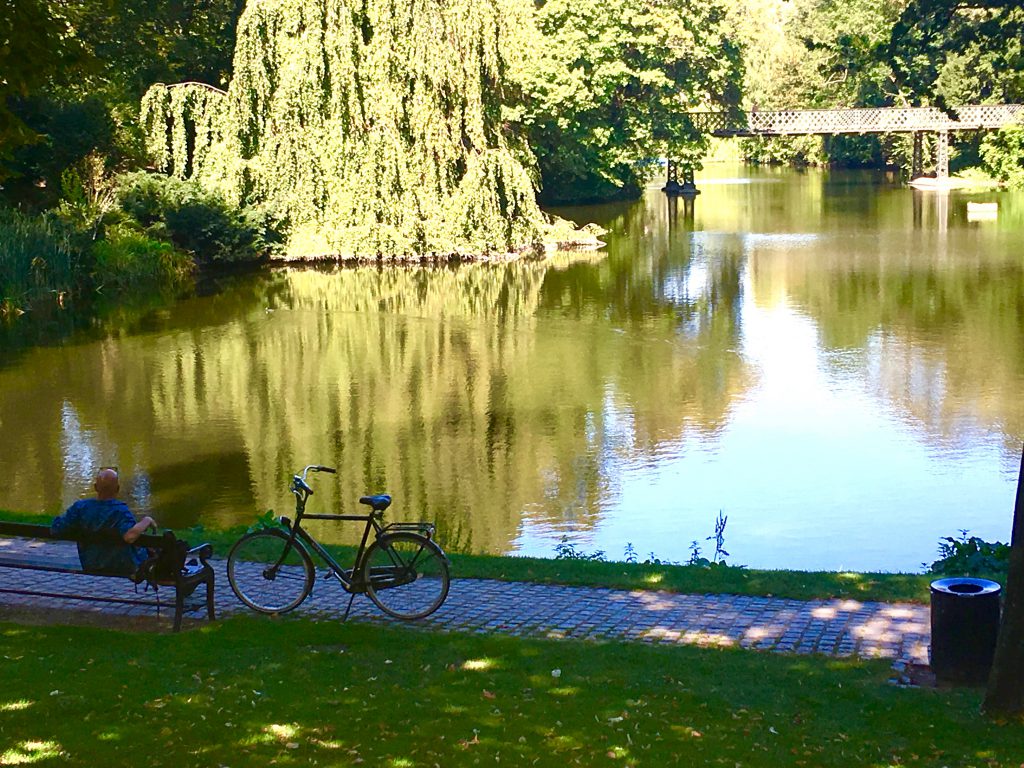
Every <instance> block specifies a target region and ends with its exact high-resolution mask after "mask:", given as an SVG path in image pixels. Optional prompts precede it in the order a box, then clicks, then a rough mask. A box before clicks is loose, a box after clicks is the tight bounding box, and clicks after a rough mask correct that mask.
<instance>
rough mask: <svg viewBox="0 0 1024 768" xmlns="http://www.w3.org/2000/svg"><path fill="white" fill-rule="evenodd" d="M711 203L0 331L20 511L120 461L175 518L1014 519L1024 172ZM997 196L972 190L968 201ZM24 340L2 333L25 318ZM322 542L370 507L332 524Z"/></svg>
mask: <svg viewBox="0 0 1024 768" xmlns="http://www.w3.org/2000/svg"><path fill="white" fill-rule="evenodd" d="M698 187H699V188H700V189H701V191H702V194H701V195H700V196H698V197H697V198H696V200H694V201H693V202H692V205H691V204H690V203H689V202H687V201H685V200H681V199H679V200H669V199H667V198H666V197H665V196H664V195H663V194H662V193H661V192H660V191H658V190H656V189H652V190H649V191H648V193H647V195H646V196H645V198H644V199H643V200H642V201H640V202H637V203H630V204H621V205H606V206H595V207H587V208H575V209H564V210H561V211H559V213H562V214H563V215H567V216H569V217H570V218H573V219H574V220H577V221H580V222H583V221H595V222H597V223H599V224H601V225H603V226H605V227H606V228H608V230H609V233H608V235H607V236H606V238H605V239H606V240H607V247H606V248H605V249H603V250H601V251H598V252H596V253H575V254H557V255H555V256H554V257H553V258H551V259H550V260H547V261H519V262H511V263H495V264H476V265H467V266H461V267H457V268H441V269H418V268H375V267H367V268H354V269H350V268H328V269H311V268H280V269H276V270H271V271H267V272H265V273H261V274H256V275H247V276H240V277H234V278H229V279H223V280H222V281H221V282H220V284H219V285H218V286H217V288H216V290H211V291H208V292H206V294H205V295H197V296H195V297H192V298H188V299H183V300H181V301H179V302H177V303H174V304H172V305H170V306H166V305H165V306H164V307H163V308H158V309H154V310H150V311H147V312H143V313H140V314H139V315H138V316H134V315H131V314H128V313H126V314H125V316H124V318H123V319H122V320H117V319H110V318H108V319H107V320H106V321H105V322H104V323H103V325H102V327H100V328H93V329H91V330H84V331H78V332H75V333H71V334H68V335H65V337H64V338H63V340H62V341H61V342H59V343H50V344H44V343H38V344H32V345H29V346H27V347H22V348H19V349H17V350H15V349H13V344H12V343H10V342H9V341H5V344H7V346H8V349H7V350H6V351H5V352H2V353H0V434H2V435H3V440H2V441H0V467H2V468H3V473H4V476H5V478H6V484H5V485H6V487H5V489H4V491H3V493H2V494H0V508H2V507H6V508H9V509H15V510H22V511H41V510H44V511H54V512H55V511H58V510H60V509H61V508H62V507H64V506H66V505H67V504H68V503H70V502H71V501H72V500H73V499H75V498H77V497H78V496H79V495H82V494H85V493H87V492H88V490H89V485H90V477H91V475H92V473H93V471H94V469H95V468H96V467H98V466H106V465H115V466H118V467H119V468H120V470H121V474H122V478H123V485H124V494H123V495H124V496H125V497H126V498H127V499H128V501H129V502H130V503H131V504H132V505H133V506H134V507H135V508H136V509H137V510H138V511H139V512H149V513H151V514H153V516H154V517H156V518H157V519H158V520H159V521H160V522H161V523H163V524H165V525H170V526H187V525H192V524H194V523H197V522H201V523H202V524H204V525H207V526H214V527H216V526H226V525H233V524H237V523H244V522H248V521H251V520H252V519H254V517H255V516H256V515H257V514H258V513H260V512H262V511H265V510H267V509H270V508H273V509H275V510H276V511H277V512H279V513H286V512H287V511H289V509H290V498H289V495H288V490H287V482H288V478H289V476H290V473H291V472H293V471H295V470H296V469H298V468H301V467H302V466H303V465H305V464H312V463H324V464H330V465H334V466H337V467H338V468H339V474H338V476H337V477H331V476H327V475H320V476H317V477H316V478H315V485H314V487H315V488H316V490H317V495H316V496H315V497H314V498H313V500H312V501H311V509H312V507H313V506H319V507H320V508H321V509H328V508H330V509H333V508H337V507H339V506H340V507H342V508H344V509H346V510H348V511H352V510H354V509H355V508H356V506H357V505H356V503H355V501H356V499H357V498H358V496H359V495H360V494H362V493H364V492H382V491H387V492H390V493H391V494H392V495H393V496H394V497H395V504H394V506H393V507H392V511H393V513H394V517H395V518H396V519H432V520H436V521H437V522H438V524H439V538H440V539H441V540H442V543H443V544H445V545H446V546H447V547H448V548H449V549H452V550H462V551H474V552H491V553H520V554H529V555H539V556H546V557H550V556H554V554H555V547H556V546H557V545H558V544H559V542H560V541H561V540H562V538H563V537H567V541H568V542H570V543H572V544H573V545H575V546H576V547H577V548H579V549H580V550H584V551H594V550H598V549H600V550H604V551H605V552H607V554H608V556H609V557H611V558H615V559H621V558H622V556H623V554H624V552H625V549H626V547H627V545H631V547H632V549H633V550H635V551H636V552H637V553H638V555H639V556H640V559H644V558H645V557H647V556H648V554H649V553H654V555H656V556H657V557H659V558H661V559H663V560H664V559H668V560H676V561H685V560H686V559H687V558H688V556H689V551H690V546H691V542H693V541H697V542H698V543H699V545H700V547H701V548H702V550H703V553H704V554H705V555H710V554H711V553H712V552H713V550H714V543H713V542H711V541H708V540H707V537H708V536H710V535H711V534H712V533H713V532H714V525H715V520H716V518H717V517H718V515H719V513H720V512H721V514H723V515H726V516H728V524H727V526H726V530H725V549H726V550H728V552H729V553H730V555H729V557H728V558H727V559H728V561H729V562H731V563H738V564H745V565H748V566H751V567H767V568H805V569H851V570H887V571H898V570H903V571H915V570H920V568H921V563H922V562H924V561H929V562H930V561H931V560H933V559H934V558H935V550H936V543H937V540H938V538H939V537H940V536H946V535H952V534H955V533H956V532H957V530H958V529H961V528H967V529H970V530H971V532H972V533H973V534H976V535H980V536H982V537H985V538H988V539H990V540H991V539H996V538H999V539H1002V540H1006V539H1007V538H1008V536H1009V529H1010V521H1011V516H1012V510H1013V497H1014V491H1015V482H1016V472H1017V468H1018V466H1019V461H1020V449H1021V442H1022V440H1024V404H1022V399H1021V397H1020V393H1021V391H1022V389H1024V195H1022V194H1021V193H1010V192H987V193H970V194H969V193H965V192H952V193H948V194H941V193H935V192H919V191H914V190H911V189H908V188H906V187H903V186H900V185H899V184H898V183H897V182H896V181H895V180H893V179H891V178H888V177H886V176H885V175H884V174H875V173H850V172H845V173H839V172H833V173H826V172H822V171H806V172H798V171H793V170H778V171H770V170H751V169H744V168H740V167H733V166H711V167H709V169H708V170H707V171H706V172H705V173H704V174H702V175H701V176H699V177H698ZM972 201H977V202H990V201H997V202H998V204H999V209H998V213H997V214H996V216H995V218H992V217H991V214H985V215H982V216H980V217H978V216H976V215H975V213H974V212H968V210H967V203H968V202H972ZM5 338H7V337H5ZM317 532H318V533H320V534H322V535H323V536H324V538H325V539H327V540H335V541H343V540H349V539H350V537H351V535H352V533H353V532H351V531H336V530H333V529H327V528H323V527H321V528H319V529H317Z"/></svg>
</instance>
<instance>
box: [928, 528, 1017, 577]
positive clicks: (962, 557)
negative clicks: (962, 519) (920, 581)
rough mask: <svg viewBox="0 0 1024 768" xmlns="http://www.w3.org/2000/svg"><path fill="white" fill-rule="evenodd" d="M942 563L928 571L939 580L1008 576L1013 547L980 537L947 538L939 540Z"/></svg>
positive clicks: (965, 533) (939, 560)
mask: <svg viewBox="0 0 1024 768" xmlns="http://www.w3.org/2000/svg"><path fill="white" fill-rule="evenodd" d="M939 555H940V557H939V559H938V560H936V561H935V562H934V563H932V564H931V566H930V567H929V568H928V572H929V573H934V574H937V575H940V576H987V575H993V574H995V575H998V574H1001V573H1005V572H1006V571H1007V569H1008V568H1009V565H1010V547H1009V545H1007V544H1003V543H1002V542H999V541H996V542H987V541H985V540H983V539H979V538H978V537H977V536H971V537H970V538H968V536H967V531H965V530H962V531H960V537H959V538H954V537H952V536H946V537H944V538H942V539H940V540H939Z"/></svg>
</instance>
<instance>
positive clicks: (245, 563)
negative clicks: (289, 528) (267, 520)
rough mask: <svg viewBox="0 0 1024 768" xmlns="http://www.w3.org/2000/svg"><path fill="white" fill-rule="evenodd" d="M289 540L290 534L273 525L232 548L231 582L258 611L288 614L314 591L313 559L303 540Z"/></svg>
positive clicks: (244, 537) (235, 590)
mask: <svg viewBox="0 0 1024 768" xmlns="http://www.w3.org/2000/svg"><path fill="white" fill-rule="evenodd" d="M288 541H289V536H288V534H287V533H285V532H284V531H281V530H277V529H274V528H269V529H267V530H265V531H255V532H253V533H248V534H246V535H245V536H243V537H242V538H240V539H239V540H238V541H236V542H235V545H234V546H233V547H232V548H231V553H230V554H229V555H228V582H229V583H230V584H231V590H232V591H233V592H234V593H235V595H236V596H237V597H238V599H239V600H241V601H242V602H243V603H245V604H246V605H247V606H249V607H250V608H252V609H253V610H254V611H259V612H260V613H285V612H287V611H290V610H292V609H293V608H295V607H297V606H298V605H299V604H300V603H301V602H302V601H303V600H305V599H306V597H307V596H308V595H309V593H310V592H312V591H313V579H314V578H315V576H316V572H315V571H314V570H313V561H312V560H310V559H309V554H308V553H307V552H306V549H305V548H304V547H303V546H302V545H301V544H300V543H299V542H297V541H296V542H292V544H291V545H290V546H289V544H288ZM286 547H287V552H286V551H285V548H286Z"/></svg>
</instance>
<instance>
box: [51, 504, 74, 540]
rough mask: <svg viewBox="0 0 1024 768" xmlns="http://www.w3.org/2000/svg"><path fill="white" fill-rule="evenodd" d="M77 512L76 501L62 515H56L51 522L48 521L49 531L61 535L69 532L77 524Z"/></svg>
mask: <svg viewBox="0 0 1024 768" xmlns="http://www.w3.org/2000/svg"><path fill="white" fill-rule="evenodd" d="M78 512H79V505H78V502H77V501H76V502H75V503H74V504H72V505H71V506H70V507H68V509H67V511H66V512H64V514H63V515H58V516H57V517H55V518H53V522H52V523H50V531H51V532H52V533H54V534H55V535H57V536H62V535H64V534H65V533H71V532H73V531H74V529H75V528H76V527H77V525H78Z"/></svg>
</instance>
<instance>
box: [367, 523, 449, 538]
mask: <svg viewBox="0 0 1024 768" xmlns="http://www.w3.org/2000/svg"><path fill="white" fill-rule="evenodd" d="M403 531H411V532H413V533H419V534H422V535H423V536H426V537H427V538H428V539H430V540H431V541H433V540H434V533H435V532H436V531H437V526H436V525H434V524H433V523H425V522H421V523H388V524H387V525H385V526H384V528H383V529H382V530H381V534H385V535H386V534H388V533H401V532H403Z"/></svg>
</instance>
